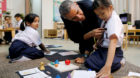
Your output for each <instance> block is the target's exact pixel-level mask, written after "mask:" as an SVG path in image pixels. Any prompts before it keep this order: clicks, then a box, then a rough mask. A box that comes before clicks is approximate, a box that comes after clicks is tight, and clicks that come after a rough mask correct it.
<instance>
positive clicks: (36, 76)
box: [23, 72, 52, 78]
mask: <svg viewBox="0 0 140 78" xmlns="http://www.w3.org/2000/svg"><path fill="white" fill-rule="evenodd" d="M23 78H52V77H50V76H48V75H46V74H45V73H44V72H39V73H35V74H31V75H27V76H24V77H23Z"/></svg>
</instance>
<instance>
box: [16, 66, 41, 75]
mask: <svg viewBox="0 0 140 78" xmlns="http://www.w3.org/2000/svg"><path fill="white" fill-rule="evenodd" d="M38 72H41V71H40V70H39V69H38V68H32V69H27V70H22V71H19V74H20V75H29V74H33V73H38Z"/></svg>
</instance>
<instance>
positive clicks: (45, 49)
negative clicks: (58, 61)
mask: <svg viewBox="0 0 140 78" xmlns="http://www.w3.org/2000/svg"><path fill="white" fill-rule="evenodd" d="M39 47H40V48H41V50H43V51H44V52H46V53H50V51H49V50H48V49H47V48H45V46H44V44H43V43H41V44H40V45H39Z"/></svg>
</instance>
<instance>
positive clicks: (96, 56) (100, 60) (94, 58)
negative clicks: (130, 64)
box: [85, 11, 124, 72]
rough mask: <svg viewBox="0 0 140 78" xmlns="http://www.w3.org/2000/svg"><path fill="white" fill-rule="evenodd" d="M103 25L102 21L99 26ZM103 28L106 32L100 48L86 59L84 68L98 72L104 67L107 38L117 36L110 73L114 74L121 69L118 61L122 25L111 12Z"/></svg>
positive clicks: (107, 44) (121, 55) (119, 59)
mask: <svg viewBox="0 0 140 78" xmlns="http://www.w3.org/2000/svg"><path fill="white" fill-rule="evenodd" d="M104 23H105V22H104V21H103V23H102V25H101V26H103V24H104ZM104 28H107V30H106V31H105V32H104V36H103V42H102V44H101V46H100V47H98V49H97V50H96V51H95V52H93V53H92V54H91V55H90V56H89V57H88V58H87V59H86V61H85V66H86V67H88V68H91V69H93V70H95V71H97V72H98V71H99V70H100V69H101V68H102V67H103V66H104V65H105V63H106V59H107V54H108V47H109V42H110V40H109V37H110V36H111V35H113V34H115V35H116V36H117V39H118V42H117V46H116V51H115V56H114V60H113V63H112V67H111V72H114V71H116V70H118V69H119V68H120V67H121V64H120V61H121V60H122V58H123V51H122V49H121V45H122V42H123V35H124V33H123V24H122V22H121V20H120V18H119V16H118V15H117V13H116V12H115V11H113V12H112V15H111V17H110V18H109V20H108V21H107V23H106V25H105V27H104Z"/></svg>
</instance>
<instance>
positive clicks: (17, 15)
mask: <svg viewBox="0 0 140 78" xmlns="http://www.w3.org/2000/svg"><path fill="white" fill-rule="evenodd" d="M14 17H20V18H21V19H24V16H23V15H22V14H20V13H17V14H16V15H15V16H14Z"/></svg>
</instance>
